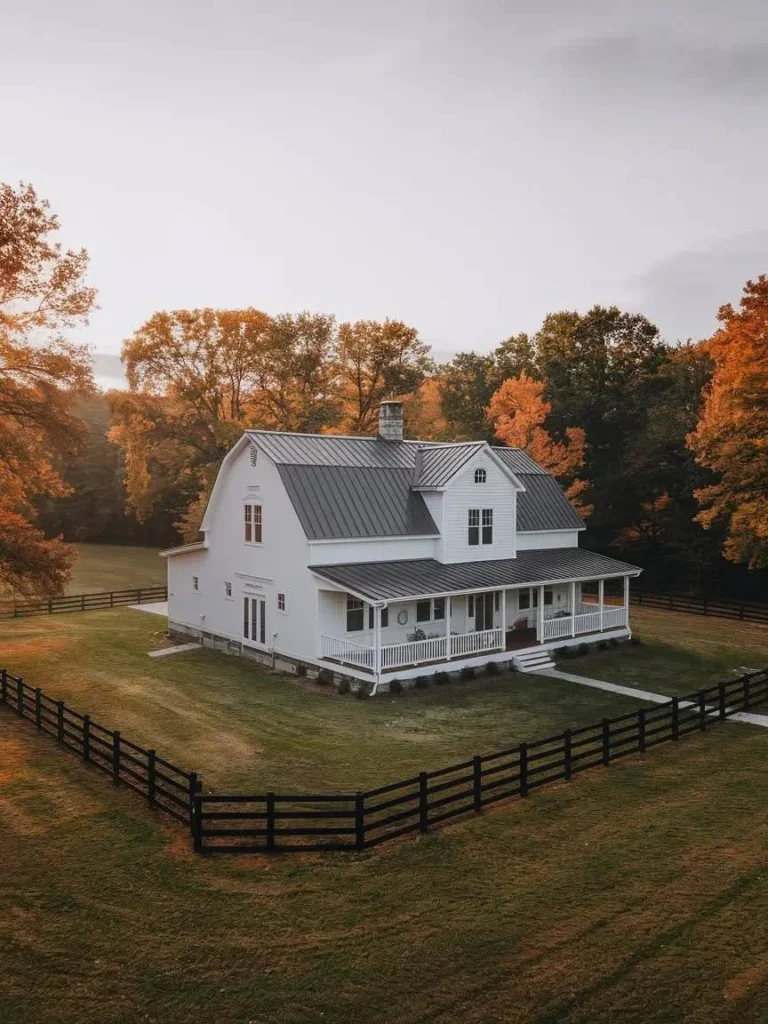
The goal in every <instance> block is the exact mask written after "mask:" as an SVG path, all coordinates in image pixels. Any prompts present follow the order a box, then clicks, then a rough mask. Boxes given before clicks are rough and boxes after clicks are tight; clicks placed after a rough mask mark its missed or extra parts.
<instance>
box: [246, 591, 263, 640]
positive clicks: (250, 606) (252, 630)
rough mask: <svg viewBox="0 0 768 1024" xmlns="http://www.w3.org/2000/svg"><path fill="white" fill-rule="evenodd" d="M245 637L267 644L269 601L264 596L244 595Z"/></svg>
mask: <svg viewBox="0 0 768 1024" xmlns="http://www.w3.org/2000/svg"><path fill="white" fill-rule="evenodd" d="M243 639H244V640H247V641H248V642H249V643H252V644H256V645H258V646H259V647H266V646H267V602H266V599H265V598H264V597H248V596H246V597H243Z"/></svg>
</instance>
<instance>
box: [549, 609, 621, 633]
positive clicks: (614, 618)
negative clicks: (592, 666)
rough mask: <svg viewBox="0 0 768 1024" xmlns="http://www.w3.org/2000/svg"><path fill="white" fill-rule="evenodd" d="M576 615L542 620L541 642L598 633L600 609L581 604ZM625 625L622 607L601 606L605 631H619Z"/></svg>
mask: <svg viewBox="0 0 768 1024" xmlns="http://www.w3.org/2000/svg"><path fill="white" fill-rule="evenodd" d="M579 612H580V614H578V615H563V616H561V617H560V618H557V619H545V620H544V635H543V636H542V640H544V641H547V640H559V639H561V638H563V637H570V636H579V635H581V634H582V633H597V632H599V631H600V608H599V606H597V605H593V604H592V605H591V604H581V605H580V606H579ZM626 624H627V610H626V608H624V607H623V606H619V607H617V606H616V605H603V625H602V628H603V630H604V631H605V630H606V629H619V628H620V627H622V626H626Z"/></svg>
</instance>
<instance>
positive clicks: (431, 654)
mask: <svg viewBox="0 0 768 1024" xmlns="http://www.w3.org/2000/svg"><path fill="white" fill-rule="evenodd" d="M449 642H450V657H451V658H466V657H471V656H472V655H473V654H482V653H484V652H485V651H494V650H502V649H503V647H504V634H503V632H502V630H500V629H484V630H480V631H478V632H476V633H452V634H451V635H450V636H449V637H445V636H435V637H429V638H428V639H426V640H411V641H407V642H406V643H402V644H386V645H385V646H384V647H382V648H381V669H382V671H383V672H385V671H387V670H391V669H395V668H406V667H409V666H412V665H423V664H425V663H426V662H430V661H447V660H448V657H449V655H448V653H447V652H448V649H449V648H448V644H449ZM322 653H323V657H324V658H332V659H333V660H334V661H340V662H343V663H344V664H347V665H356V666H357V667H358V668H365V669H371V670H373V669H374V668H375V662H376V650H375V648H373V647H367V646H365V645H364V644H358V643H355V642H354V641H353V640H342V639H339V638H337V637H333V636H326V635H323V637H322Z"/></svg>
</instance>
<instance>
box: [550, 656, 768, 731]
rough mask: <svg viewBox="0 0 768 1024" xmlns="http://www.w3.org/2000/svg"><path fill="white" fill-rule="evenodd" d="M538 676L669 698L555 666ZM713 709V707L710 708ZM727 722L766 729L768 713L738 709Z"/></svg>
mask: <svg viewBox="0 0 768 1024" xmlns="http://www.w3.org/2000/svg"><path fill="white" fill-rule="evenodd" d="M537 675H540V676H551V678H552V679H564V680H565V681H566V682H568V683H578V684H579V686H591V687H592V688H593V689H595V690H607V691H608V692H609V693H620V694H621V695H622V696H624V697H634V698H635V699H636V700H644V701H648V702H649V703H651V704H667V703H668V702H669V700H670V699H671V696H672V695H671V694H668V693H653V692H652V691H651V690H638V689H637V688H636V687H634V686H620V685H619V684H618V683H606V682H605V680H603V679H589V678H588V677H587V676H576V675H573V673H571V672H561V671H560V670H559V669H557V668H550V669H543V670H542V671H541V672H538V673H537ZM692 706H693V705H692V703H691V702H690V701H686V700H684V701H681V702H680V707H681V708H686V707H692ZM712 710H713V711H714V710H715V709H714V708H712ZM728 721H729V722H748V723H749V724H750V725H762V726H763V728H766V729H768V715H753V714H752V713H751V712H749V711H739V712H737V713H736V714H735V715H730V716H729V718H728Z"/></svg>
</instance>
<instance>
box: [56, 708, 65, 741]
mask: <svg viewBox="0 0 768 1024" xmlns="http://www.w3.org/2000/svg"><path fill="white" fill-rule="evenodd" d="M56 739H57V740H58V741H59V743H63V742H64V701H63V700H57V701H56Z"/></svg>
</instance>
